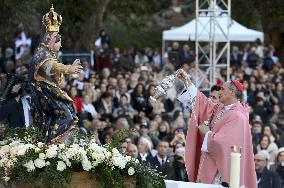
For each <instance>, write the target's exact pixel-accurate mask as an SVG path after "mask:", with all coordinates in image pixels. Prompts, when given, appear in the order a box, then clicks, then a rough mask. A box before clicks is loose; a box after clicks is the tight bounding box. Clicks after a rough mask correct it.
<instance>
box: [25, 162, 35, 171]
mask: <svg viewBox="0 0 284 188" xmlns="http://www.w3.org/2000/svg"><path fill="white" fill-rule="evenodd" d="M23 166H24V167H26V168H27V171H28V172H31V171H34V170H35V165H34V162H33V161H32V160H30V161H29V162H27V163H26V164H24V165H23Z"/></svg>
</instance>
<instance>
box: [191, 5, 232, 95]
mask: <svg viewBox="0 0 284 188" xmlns="http://www.w3.org/2000/svg"><path fill="white" fill-rule="evenodd" d="M195 13H196V23H195V54H196V57H195V62H196V64H195V84H196V86H197V87H199V88H200V90H205V91H208V90H210V88H211V87H212V86H213V85H215V84H216V80H217V79H220V80H221V81H226V80H229V78H230V39H229V34H230V33H229V28H230V24H231V0H196V12H195ZM221 16H226V17H227V19H226V20H227V23H226V27H225V28H224V25H223V27H222V26H221V23H220V21H219V20H220V19H218V18H219V17H221ZM204 18H206V19H204ZM204 20H206V21H204ZM217 36H218V38H217ZM224 70H225V71H226V74H227V75H226V78H225V79H223V78H222V77H221V71H224Z"/></svg>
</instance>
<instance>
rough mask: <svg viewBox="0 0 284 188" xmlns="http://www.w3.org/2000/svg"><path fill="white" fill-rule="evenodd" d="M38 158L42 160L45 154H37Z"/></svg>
mask: <svg viewBox="0 0 284 188" xmlns="http://www.w3.org/2000/svg"><path fill="white" fill-rule="evenodd" d="M38 158H40V159H42V160H44V159H46V156H45V154H44V153H40V154H38Z"/></svg>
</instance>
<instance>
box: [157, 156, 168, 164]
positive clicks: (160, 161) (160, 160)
mask: <svg viewBox="0 0 284 188" xmlns="http://www.w3.org/2000/svg"><path fill="white" fill-rule="evenodd" d="M157 159H158V161H159V163H160V164H161V166H163V160H164V164H166V162H167V156H165V157H164V158H163V159H162V158H160V157H159V155H157Z"/></svg>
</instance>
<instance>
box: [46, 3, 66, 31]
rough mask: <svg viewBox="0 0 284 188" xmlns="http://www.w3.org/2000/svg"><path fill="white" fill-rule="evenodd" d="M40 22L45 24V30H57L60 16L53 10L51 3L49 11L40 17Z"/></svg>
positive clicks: (60, 20) (60, 21)
mask: <svg viewBox="0 0 284 188" xmlns="http://www.w3.org/2000/svg"><path fill="white" fill-rule="evenodd" d="M42 23H43V24H44V25H45V29H46V32H59V27H60V25H61V23H62V17H61V15H59V14H57V13H56V12H54V8H53V5H51V8H50V11H49V12H48V13H46V14H45V15H44V16H43V17H42Z"/></svg>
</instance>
